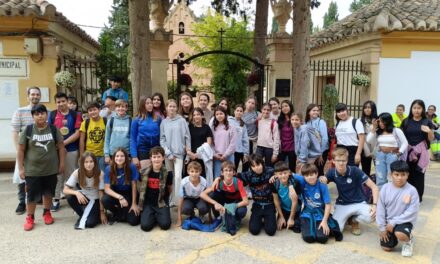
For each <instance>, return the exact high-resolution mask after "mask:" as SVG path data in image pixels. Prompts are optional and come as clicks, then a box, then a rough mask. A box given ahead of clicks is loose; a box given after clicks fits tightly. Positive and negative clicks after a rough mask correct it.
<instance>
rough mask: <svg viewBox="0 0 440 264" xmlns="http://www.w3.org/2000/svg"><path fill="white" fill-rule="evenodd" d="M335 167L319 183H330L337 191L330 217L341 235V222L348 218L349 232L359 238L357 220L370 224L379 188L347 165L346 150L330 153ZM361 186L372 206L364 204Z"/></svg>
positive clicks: (359, 171) (356, 168)
mask: <svg viewBox="0 0 440 264" xmlns="http://www.w3.org/2000/svg"><path fill="white" fill-rule="evenodd" d="M332 158H333V164H334V165H335V168H332V169H330V170H329V171H328V172H327V174H326V176H325V177H324V176H322V177H321V178H320V180H321V181H322V182H324V183H326V182H327V181H330V182H334V183H335V184H336V188H337V189H338V194H339V196H338V198H337V199H336V205H335V210H334V213H333V218H334V219H335V220H336V221H338V224H339V228H340V229H341V232H342V231H343V230H344V226H345V223H346V222H347V220H348V219H349V218H351V219H352V220H351V233H352V234H353V235H356V236H359V235H360V234H361V229H360V227H359V221H361V222H363V223H366V224H367V223H371V221H372V220H373V219H374V217H375V216H376V205H377V199H378V196H379V189H378V188H377V186H376V184H374V182H373V181H372V180H371V179H370V178H368V176H367V175H366V174H365V173H364V172H363V171H362V170H361V169H359V168H358V167H356V166H348V165H347V163H348V151H347V150H346V149H345V148H336V149H335V150H334V151H333V153H332ZM363 184H365V185H366V186H367V187H368V188H370V189H371V191H372V194H373V204H372V206H371V208H370V206H369V205H368V204H367V203H366V201H365V200H366V197H365V194H364V190H363V187H362V185H363Z"/></svg>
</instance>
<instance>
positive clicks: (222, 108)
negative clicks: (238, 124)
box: [214, 106, 229, 130]
mask: <svg viewBox="0 0 440 264" xmlns="http://www.w3.org/2000/svg"><path fill="white" fill-rule="evenodd" d="M217 112H222V113H223V114H224V115H225V120H223V124H224V125H225V130H228V129H229V122H228V114H227V113H226V109H225V108H224V107H221V106H217V108H215V111H214V130H216V129H217V126H218V125H220V122H219V121H218V120H217V118H216V117H215V113H217Z"/></svg>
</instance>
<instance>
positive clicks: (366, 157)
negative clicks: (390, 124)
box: [361, 101, 389, 177]
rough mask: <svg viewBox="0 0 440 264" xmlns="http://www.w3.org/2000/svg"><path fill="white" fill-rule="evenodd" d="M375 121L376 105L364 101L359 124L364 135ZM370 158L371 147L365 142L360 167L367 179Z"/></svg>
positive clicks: (371, 153) (369, 170)
mask: <svg viewBox="0 0 440 264" xmlns="http://www.w3.org/2000/svg"><path fill="white" fill-rule="evenodd" d="M376 120H377V109H376V104H375V103H374V102H373V101H366V102H365V103H364V105H363V106H362V115H361V122H362V125H364V130H365V134H366V135H368V133H370V131H371V127H372V126H373V124H374V123H377V122H376ZM376 127H377V124H376ZM372 156H373V147H372V146H371V144H369V143H368V142H365V143H364V148H363V151H362V156H361V166H362V171H363V172H365V174H367V175H368V177H369V176H370V172H371V161H372ZM388 167H389V166H388Z"/></svg>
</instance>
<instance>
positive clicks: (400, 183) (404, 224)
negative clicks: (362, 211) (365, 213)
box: [376, 160, 420, 257]
mask: <svg viewBox="0 0 440 264" xmlns="http://www.w3.org/2000/svg"><path fill="white" fill-rule="evenodd" d="M390 169H391V178H392V182H389V183H386V184H385V185H384V186H383V187H382V190H381V192H380V196H379V202H378V204H377V215H376V222H377V224H378V225H379V230H380V245H381V246H382V249H383V250H385V251H391V250H392V249H393V248H394V247H395V246H397V244H398V242H399V241H402V242H404V244H403V246H402V256H404V257H410V256H412V249H413V239H412V234H411V230H412V229H413V226H414V225H415V223H416V220H417V213H418V211H419V205H420V202H419V195H418V193H417V190H416V189H415V188H414V187H413V186H412V185H411V184H409V183H408V182H407V181H408V175H409V167H408V165H407V164H406V162H404V161H401V160H397V161H395V162H393V163H391V165H390Z"/></svg>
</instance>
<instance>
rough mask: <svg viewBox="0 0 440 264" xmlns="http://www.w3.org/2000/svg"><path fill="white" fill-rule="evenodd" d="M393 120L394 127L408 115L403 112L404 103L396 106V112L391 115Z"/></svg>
mask: <svg viewBox="0 0 440 264" xmlns="http://www.w3.org/2000/svg"><path fill="white" fill-rule="evenodd" d="M391 117H392V118H393V122H394V127H400V126H401V125H402V121H403V120H404V119H405V118H407V117H408V116H407V115H406V114H405V105H403V104H399V105H398V106H396V112H395V113H394V114H392V115H391Z"/></svg>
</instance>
